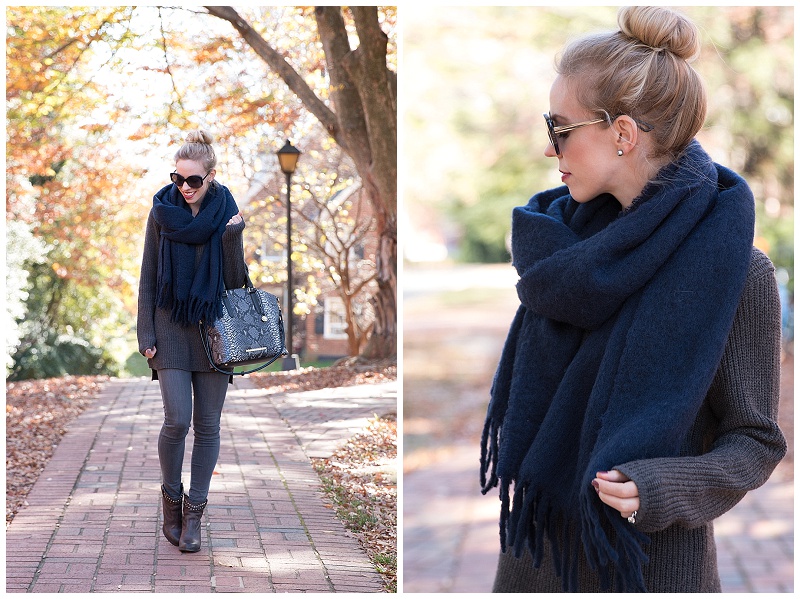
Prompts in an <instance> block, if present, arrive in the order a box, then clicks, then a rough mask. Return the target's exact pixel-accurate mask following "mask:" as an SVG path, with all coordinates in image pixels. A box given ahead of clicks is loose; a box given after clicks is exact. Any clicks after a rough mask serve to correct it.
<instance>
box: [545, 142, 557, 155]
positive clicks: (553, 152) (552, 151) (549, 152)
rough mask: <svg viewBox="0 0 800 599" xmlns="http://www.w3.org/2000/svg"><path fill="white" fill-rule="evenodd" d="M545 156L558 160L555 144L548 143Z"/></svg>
mask: <svg viewBox="0 0 800 599" xmlns="http://www.w3.org/2000/svg"><path fill="white" fill-rule="evenodd" d="M544 155H545V156H547V157H548V158H558V154H556V149H555V148H554V147H553V144H551V143H548V144H547V145H546V146H545V148H544Z"/></svg>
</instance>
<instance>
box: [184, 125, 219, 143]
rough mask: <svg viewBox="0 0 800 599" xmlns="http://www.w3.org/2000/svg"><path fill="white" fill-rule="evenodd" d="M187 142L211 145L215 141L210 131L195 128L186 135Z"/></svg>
mask: <svg viewBox="0 0 800 599" xmlns="http://www.w3.org/2000/svg"><path fill="white" fill-rule="evenodd" d="M186 143H190V144H192V143H195V144H208V145H211V144H212V143H214V137H213V136H212V135H211V134H210V133H209V132H208V131H204V130H203V129H195V130H194V131H189V133H188V134H187V135H186Z"/></svg>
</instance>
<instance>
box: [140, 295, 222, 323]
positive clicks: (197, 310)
mask: <svg viewBox="0 0 800 599" xmlns="http://www.w3.org/2000/svg"><path fill="white" fill-rule="evenodd" d="M172 297H173V296H172V289H171V287H170V286H169V285H165V286H164V288H163V289H162V290H161V293H159V294H158V298H157V300H156V306H157V307H158V308H163V309H165V310H169V311H170V321H171V322H174V323H177V324H179V325H181V326H190V325H193V324H196V323H198V322H201V321H204V322H211V321H213V320H215V319H217V318H219V317H220V316H222V305H221V304H220V303H219V302H213V301H208V300H203V299H200V298H197V297H190V298H188V299H185V300H178V299H172Z"/></svg>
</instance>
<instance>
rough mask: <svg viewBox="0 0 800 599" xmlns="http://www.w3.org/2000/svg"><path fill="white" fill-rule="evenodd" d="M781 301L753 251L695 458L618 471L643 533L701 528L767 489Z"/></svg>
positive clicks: (777, 456)
mask: <svg viewBox="0 0 800 599" xmlns="http://www.w3.org/2000/svg"><path fill="white" fill-rule="evenodd" d="M780 313H781V312H780V298H779V295H778V289H777V285H776V282H775V273H774V267H773V266H772V263H771V262H770V260H769V258H767V257H766V256H765V255H764V254H762V253H761V252H759V251H757V250H754V253H753V258H752V262H751V265H750V271H749V273H748V278H747V282H746V284H745V289H744V291H743V293H742V297H741V300H740V302H739V307H738V309H737V312H736V316H735V318H734V322H733V327H732V330H731V333H730V335H729V337H728V341H727V344H726V347H725V351H724V354H723V357H722V361H721V363H720V366H719V368H718V370H717V373H716V375H715V378H714V382H713V383H712V386H711V389H710V390H709V392H708V396H707V398H706V402H707V407H708V418H707V420H708V422H707V423H706V425H705V426H703V427H701V430H696V431H693V434H694V435H697V436H701V437H703V439H702V440H701V439H699V438H698V439H696V441H698V442H697V443H696V444H697V445H700V444H703V445H705V446H706V447H707V451H706V452H705V453H702V455H696V456H691V455H686V456H681V457H676V458H655V459H646V460H637V461H633V462H628V463H626V464H622V465H620V466H617V467H616V469H617V470H619V471H620V472H622V473H623V474H625V475H626V476H628V477H629V478H630V479H631V480H633V481H634V482H635V483H636V486H637V488H638V489H639V501H640V508H639V511H638V515H637V518H636V522H637V523H636V526H637V528H639V529H640V530H642V531H643V532H654V531H658V530H663V529H665V528H667V527H668V526H671V525H674V524H680V525H683V526H686V527H690V528H691V527H695V526H700V525H703V524H705V523H707V522H710V521H711V520H713V519H715V518H717V517H719V516H721V515H722V514H724V513H725V512H727V511H728V510H730V509H731V508H732V507H733V506H734V505H736V504H737V503H738V502H739V501H740V500H741V499H742V497H744V495H745V493H746V492H747V491H750V490H752V489H756V488H758V487H760V486H761V485H762V484H764V483H765V482H766V480H767V479H768V478H769V476H770V474H771V473H772V471H773V470H774V469H775V467H776V466H777V464H778V462H780V460H781V459H782V458H783V456H784V455H785V453H786V440H785V438H784V436H783V434H782V432H781V430H780V428H779V427H778V424H777V417H778V403H779V396H780V335H781V329H780V326H781V319H780Z"/></svg>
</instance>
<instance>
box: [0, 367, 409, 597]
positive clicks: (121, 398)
mask: <svg viewBox="0 0 800 599" xmlns="http://www.w3.org/2000/svg"><path fill="white" fill-rule="evenodd" d="M396 404H397V391H396V384H395V383H384V384H380V385H362V386H356V387H346V388H340V389H325V390H321V391H311V392H301V393H288V394H267V393H265V392H264V390H261V389H257V388H255V387H254V385H253V383H252V381H251V380H250V379H248V378H243V377H236V379H235V385H234V387H232V388H230V389H229V391H228V396H227V399H226V402H225V409H224V410H223V415H222V425H221V429H222V447H221V450H220V457H219V460H218V463H217V469H216V471H215V473H214V477H213V479H212V482H211V491H210V493H209V501H208V507H207V509H206V513H205V515H204V516H203V523H204V526H203V546H202V548H201V550H200V551H199V552H198V553H181V552H180V551H179V550H178V549H177V547H174V546H172V545H171V544H170V543H169V542H168V541H167V540H166V539H165V538H164V536H163V534H162V533H161V514H160V511H161V509H160V507H161V506H160V490H159V489H160V476H161V474H160V469H159V465H158V453H157V440H158V433H159V431H160V428H161V423H162V420H163V410H162V406H161V395H160V391H159V387H158V383H156V382H151V381H149V380H147V379H118V380H112V381H110V382H109V383H108V384H107V385H106V386H105V387H104V389H103V390H102V392H101V394H100V395H99V396H98V397H97V398H96V400H95V402H94V403H93V404H92V406H90V407H89V408H88V409H87V410H86V411H84V412H83V414H81V415H80V416H79V417H78V418H77V419H76V420H75V421H74V422H73V423H72V424H71V426H70V428H69V430H68V432H67V434H66V435H65V436H64V437H63V439H62V441H61V443H60V444H59V446H58V448H57V449H56V452H55V454H54V456H53V458H52V459H51V460H50V462H49V463H48V464H47V467H46V468H45V470H44V471H43V472H42V473H41V475H40V477H39V479H38V481H37V483H36V484H35V485H34V487H33V489H32V490H31V492H30V494H29V495H28V498H27V501H28V505H27V506H26V507H24V508H23V509H22V510H21V511H20V512H19V513H18V514H17V515H16V517H15V518H14V520H13V521H12V523H11V525H10V526H9V527H8V529H7V531H6V591H7V592H137V591H138V592H381V591H382V581H381V578H380V576H379V575H378V573H377V572H376V571H375V569H374V568H373V566H372V564H371V563H370V561H369V559H368V558H367V556H366V554H365V552H364V551H363V550H362V549H361V548H360V546H359V544H358V542H357V540H356V539H355V538H354V537H353V536H352V535H351V534H350V533H348V532H347V531H346V530H345V528H344V526H343V525H342V524H341V523H340V522H339V521H338V520H337V519H336V518H335V516H334V513H333V511H332V509H330V507H326V502H325V500H324V498H323V495H322V493H321V491H320V485H319V478H318V476H317V474H316V472H315V470H314V468H313V466H312V465H311V462H310V460H309V458H310V457H327V456H329V455H330V454H331V453H332V452H333V450H334V449H335V448H336V447H337V446H338V445H339V444H340V443H342V442H343V441H345V440H346V439H348V438H349V437H351V436H352V435H353V434H354V433H355V432H357V431H358V430H360V429H361V428H363V427H364V426H365V425H366V424H367V421H368V420H369V419H370V418H372V417H373V416H374V415H376V414H377V415H383V414H386V413H390V412H396V409H397V408H396ZM191 446H192V434H191V432H190V433H189V436H188V437H187V443H186V456H185V461H184V485H185V486H188V485H187V483H188V482H189V481H188V477H189V475H188V472H189V463H190V459H191Z"/></svg>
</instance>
